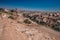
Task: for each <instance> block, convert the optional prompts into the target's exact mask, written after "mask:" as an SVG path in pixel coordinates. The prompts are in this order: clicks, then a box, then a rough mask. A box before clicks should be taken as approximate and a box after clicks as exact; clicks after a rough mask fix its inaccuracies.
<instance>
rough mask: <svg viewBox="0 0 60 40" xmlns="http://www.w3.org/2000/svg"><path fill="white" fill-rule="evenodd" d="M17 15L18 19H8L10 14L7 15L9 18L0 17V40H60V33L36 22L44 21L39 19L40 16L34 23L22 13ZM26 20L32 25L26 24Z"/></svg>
mask: <svg viewBox="0 0 60 40" xmlns="http://www.w3.org/2000/svg"><path fill="white" fill-rule="evenodd" d="M17 14H19V16H18V17H17V19H11V18H8V17H9V14H8V13H5V15H7V16H5V15H2V16H1V17H2V18H1V17H0V40H60V32H56V31H54V30H52V29H50V28H47V27H45V26H44V25H39V24H37V23H36V22H35V21H37V19H38V20H39V19H42V18H38V17H39V16H37V18H35V21H32V20H31V19H30V18H26V17H23V15H22V14H20V13H17ZM28 17H30V16H28ZM25 19H28V20H29V21H31V24H28V23H24V20H25ZM33 19H34V18H33ZM44 20H45V19H44ZM44 22H46V21H44Z"/></svg>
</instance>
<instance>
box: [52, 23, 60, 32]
mask: <svg viewBox="0 0 60 40" xmlns="http://www.w3.org/2000/svg"><path fill="white" fill-rule="evenodd" d="M52 29H54V30H56V31H60V25H58V24H56V25H54V26H52Z"/></svg>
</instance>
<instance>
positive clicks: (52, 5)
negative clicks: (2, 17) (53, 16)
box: [0, 0, 60, 11]
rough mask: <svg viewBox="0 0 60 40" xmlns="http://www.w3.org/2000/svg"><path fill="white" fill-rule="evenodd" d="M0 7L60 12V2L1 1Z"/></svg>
mask: <svg viewBox="0 0 60 40" xmlns="http://www.w3.org/2000/svg"><path fill="white" fill-rule="evenodd" d="M0 7H4V8H23V9H27V8H28V9H31V10H32V9H33V10H56V11H60V0H0Z"/></svg>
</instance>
